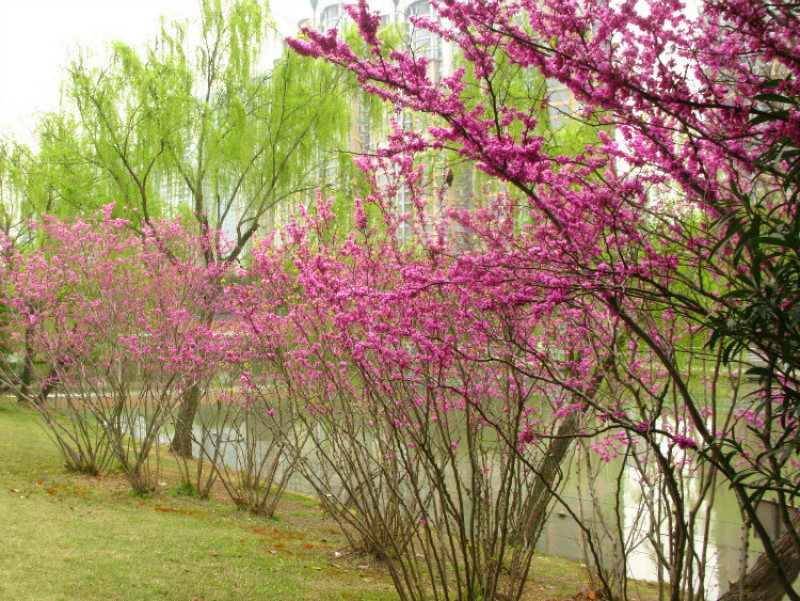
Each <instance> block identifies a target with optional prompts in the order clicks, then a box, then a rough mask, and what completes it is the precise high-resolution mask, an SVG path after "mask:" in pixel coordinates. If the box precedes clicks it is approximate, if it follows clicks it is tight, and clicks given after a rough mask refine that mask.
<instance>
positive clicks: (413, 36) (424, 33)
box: [406, 0, 440, 60]
mask: <svg viewBox="0 0 800 601" xmlns="http://www.w3.org/2000/svg"><path fill="white" fill-rule="evenodd" d="M432 15H433V12H432V10H431V5H430V3H429V2H428V0H419V1H418V2H414V3H413V4H411V5H410V6H409V7H408V8H407V9H406V18H408V17H412V16H415V17H431V16H432ZM408 28H409V29H408V31H409V35H408V43H409V45H410V46H411V51H412V52H413V53H414V54H415V55H416V56H418V57H422V56H424V57H425V58H427V59H428V60H439V59H440V56H439V44H438V43H437V40H436V38H435V37H434V36H433V35H432V34H431V32H430V31H428V30H427V29H423V28H421V27H416V26H415V25H413V24H412V23H408Z"/></svg>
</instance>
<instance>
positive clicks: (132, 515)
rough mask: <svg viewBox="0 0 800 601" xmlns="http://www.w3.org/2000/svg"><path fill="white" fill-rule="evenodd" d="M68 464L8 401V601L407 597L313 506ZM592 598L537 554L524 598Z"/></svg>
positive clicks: (2, 592)
mask: <svg viewBox="0 0 800 601" xmlns="http://www.w3.org/2000/svg"><path fill="white" fill-rule="evenodd" d="M62 463H63V462H62V461H61V458H60V456H59V454H58V452H57V451H56V449H55V447H54V446H53V445H52V444H51V442H50V441H49V439H48V438H47V436H46V435H45V433H44V432H43V431H42V430H41V429H40V428H39V427H38V426H37V425H36V423H35V422H34V421H33V419H31V416H30V414H29V413H28V412H27V411H25V410H23V409H20V408H18V407H17V406H16V405H15V404H14V403H13V401H11V400H8V399H0V599H14V600H17V601H39V600H41V601H71V600H76V601H77V600H81V601H83V600H87V601H91V600H97V601H101V600H102V601H113V600H125V601H128V600H131V601H135V600H142V601H145V600H147V601H153V600H159V599H164V600H170V601H176V600H179V601H183V600H185V601H195V600H202V601H214V600H219V601H223V600H224V601H236V600H240V599H241V600H245V599H246V600H253V599H265V600H266V599H276V600H277V599H281V600H294V599H297V600H303V599H308V600H311V599H313V600H327V599H330V600H334V599H336V600H339V599H359V600H364V601H369V600H383V599H396V598H397V595H396V594H395V592H394V588H393V586H392V584H391V580H390V578H389V576H388V573H387V572H386V570H385V568H384V567H383V566H382V565H381V564H380V563H379V562H378V561H376V560H374V559H372V558H371V557H369V556H365V555H354V554H348V553H347V552H346V543H345V540H344V538H343V537H342V535H341V533H340V531H339V530H338V528H337V527H336V525H335V523H334V522H333V521H331V520H330V519H329V518H328V517H326V516H325V515H324V514H323V513H322V512H321V510H320V509H319V508H318V506H317V503H316V502H315V501H314V500H312V499H307V498H305V497H301V496H296V495H287V497H286V498H285V500H284V501H283V502H282V503H281V505H280V506H279V508H278V514H279V516H280V518H279V519H278V520H270V519H266V518H258V517H255V516H252V515H250V514H248V513H246V512H243V511H239V510H236V509H234V508H233V507H232V506H231V505H230V504H229V503H227V502H225V501H224V499H223V498H222V497H221V496H219V497H215V498H212V499H211V500H208V501H204V500H200V499H195V498H191V497H185V496H181V495H179V494H178V493H177V492H176V491H177V471H175V470H172V471H171V470H170V469H169V466H167V469H166V476H165V480H166V486H165V487H163V490H162V491H160V492H158V493H155V494H152V495H149V496H147V497H145V498H140V497H133V496H131V495H130V493H129V489H128V486H127V483H126V482H125V481H124V479H123V478H121V477H117V476H106V477H102V478H88V477H85V476H79V475H74V474H69V473H67V472H65V470H64V469H63V467H62ZM337 552H339V555H338V556H337V555H336V553H337ZM585 590H586V584H585V577H584V575H583V572H582V571H581V570H580V569H579V567H578V566H577V564H575V563H573V562H569V561H567V560H561V559H557V558H550V557H539V556H537V558H536V559H535V560H534V566H533V570H532V574H531V578H530V580H529V590H528V592H527V593H526V595H525V598H526V599H529V600H531V601H544V600H561V599H576V598H581V597H582V595H580V594H579V593H580V592H581V591H585Z"/></svg>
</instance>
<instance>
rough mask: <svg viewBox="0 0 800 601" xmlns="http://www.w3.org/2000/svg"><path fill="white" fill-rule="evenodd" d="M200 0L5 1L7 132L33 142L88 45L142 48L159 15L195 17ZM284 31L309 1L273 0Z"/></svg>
mask: <svg viewBox="0 0 800 601" xmlns="http://www.w3.org/2000/svg"><path fill="white" fill-rule="evenodd" d="M198 4H199V0H0V133H2V134H7V133H8V132H9V130H10V131H11V132H13V134H14V135H15V136H16V137H17V138H18V139H20V140H21V141H26V142H27V141H29V140H30V133H31V131H32V129H33V126H34V122H35V119H34V117H33V115H34V114H35V113H36V112H38V111H48V110H52V109H54V108H55V107H56V106H57V105H58V96H59V84H60V82H61V81H62V80H63V71H62V67H63V66H64V65H66V64H67V62H68V60H69V56H70V50H71V49H73V48H74V47H75V45H76V44H78V43H80V44H81V45H82V46H89V47H91V48H93V49H95V51H97V52H101V51H102V49H103V47H104V46H105V44H106V43H107V42H109V41H114V40H122V41H124V42H127V43H129V44H133V45H142V44H144V43H145V42H146V41H147V40H148V39H150V38H151V37H153V36H154V35H155V34H156V33H157V31H158V27H159V17H160V16H162V15H163V16H167V17H173V18H182V19H184V18H194V17H196V16H197V14H198V10H199V9H198ZM271 7H272V13H273V18H274V19H275V21H276V23H277V25H278V28H279V30H280V31H281V33H282V34H283V35H286V34H289V33H292V32H293V31H294V30H295V28H296V26H297V22H298V21H299V20H300V19H302V18H304V17H308V16H310V14H311V5H310V3H309V2H308V0H272V1H271Z"/></svg>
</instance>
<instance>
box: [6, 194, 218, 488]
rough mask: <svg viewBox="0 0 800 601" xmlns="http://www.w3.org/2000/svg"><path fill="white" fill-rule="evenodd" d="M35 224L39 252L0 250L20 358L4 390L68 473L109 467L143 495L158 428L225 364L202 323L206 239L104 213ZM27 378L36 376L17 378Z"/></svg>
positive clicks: (214, 275)
mask: <svg viewBox="0 0 800 601" xmlns="http://www.w3.org/2000/svg"><path fill="white" fill-rule="evenodd" d="M34 227H35V228H36V229H37V231H38V235H39V236H40V238H41V244H40V245H39V247H37V248H36V249H34V250H32V251H30V252H28V253H27V254H20V253H15V252H14V251H13V250H12V249H7V251H6V252H5V254H4V259H5V261H4V268H5V274H6V275H7V279H6V280H5V281H6V285H5V287H4V290H3V292H4V294H5V295H6V298H5V302H6V303H7V304H8V306H9V307H10V308H11V315H12V319H11V320H10V321H9V330H10V331H9V336H10V340H11V341H12V342H13V344H14V346H15V348H14V350H15V351H16V352H17V354H18V355H19V356H20V357H23V360H24V362H25V365H24V366H23V367H24V368H23V377H17V378H8V379H9V380H10V381H9V382H8V384H10V385H11V386H12V387H14V388H15V389H16V391H17V393H18V395H20V397H21V398H22V399H24V400H26V401H28V402H30V403H31V405H32V406H33V408H34V409H35V410H36V412H37V414H38V416H39V417H40V419H41V423H42V424H43V425H44V427H45V429H46V430H47V432H48V433H49V434H50V435H51V437H52V438H53V440H54V441H55V442H56V443H57V445H58V446H59V448H60V449H61V451H62V453H63V454H64V457H65V460H66V462H67V466H68V467H69V468H70V469H74V470H77V471H83V472H88V473H98V472H100V471H103V470H104V469H105V468H107V467H108V462H109V460H111V459H113V460H115V461H116V462H117V463H118V464H119V467H120V468H121V469H122V471H123V472H124V473H125V474H126V476H127V477H128V478H129V480H130V482H131V484H132V486H133V487H134V488H135V489H136V490H139V491H147V490H151V489H152V488H153V487H154V486H155V484H156V482H157V476H158V461H156V462H155V463H154V462H153V461H151V455H152V452H153V451H154V450H156V451H157V450H158V445H159V444H160V443H162V442H164V441H163V440H162V437H163V436H164V435H165V426H167V424H171V423H172V421H173V418H174V414H175V411H176V408H177V407H178V406H179V404H180V402H181V400H182V397H183V394H184V392H185V391H186V390H187V389H189V388H191V387H193V386H202V385H205V386H207V385H208V384H209V383H210V381H211V380H212V379H213V377H214V374H215V373H216V370H218V369H219V368H220V363H219V361H218V360H216V359H217V358H218V357H220V356H224V352H222V351H221V350H220V346H221V345H223V344H224V341H223V340H222V339H221V337H220V336H219V335H218V334H217V333H216V332H213V331H210V330H209V329H207V328H206V327H205V326H204V324H203V322H202V320H201V319H200V316H202V315H203V314H205V313H207V312H208V311H210V310H211V308H212V307H215V306H216V305H217V304H218V303H219V302H220V299H219V298H218V293H217V292H216V291H217V290H218V289H219V285H218V284H219V280H220V278H221V276H222V271H221V270H218V269H214V268H206V267H204V266H203V265H204V263H203V261H202V256H203V252H204V248H203V244H204V242H203V241H205V240H207V237H205V236H199V235H195V234H193V233H192V232H191V231H190V230H189V229H187V228H186V227H185V226H184V225H183V224H181V223H180V222H154V223H153V224H152V225H151V226H148V227H146V228H145V229H144V230H143V231H142V232H141V233H140V234H138V233H135V232H133V231H132V230H131V229H130V224H129V223H128V222H127V221H125V220H122V219H113V218H111V214H110V207H106V208H105V209H104V212H103V215H101V216H96V217H95V218H92V219H75V220H71V221H60V220H58V219H56V218H51V217H43V218H42V220H41V221H39V222H37V223H35V224H34ZM33 370H35V371H36V372H37V374H38V375H39V376H40V377H37V378H31V377H27V376H25V375H24V372H30V371H33ZM29 375H30V374H29ZM156 459H157V458H156Z"/></svg>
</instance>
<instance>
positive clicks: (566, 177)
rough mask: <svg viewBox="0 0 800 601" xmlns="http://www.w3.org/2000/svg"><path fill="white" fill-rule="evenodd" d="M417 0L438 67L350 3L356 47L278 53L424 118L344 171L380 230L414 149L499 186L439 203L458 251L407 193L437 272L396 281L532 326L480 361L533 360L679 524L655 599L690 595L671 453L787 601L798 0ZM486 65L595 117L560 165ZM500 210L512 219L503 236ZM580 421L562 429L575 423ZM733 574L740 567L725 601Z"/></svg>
mask: <svg viewBox="0 0 800 601" xmlns="http://www.w3.org/2000/svg"><path fill="white" fill-rule="evenodd" d="M432 4H433V5H434V6H435V8H436V10H437V13H438V15H437V16H436V17H435V18H426V17H411V18H410V19H411V21H412V24H413V26H415V27H418V28H423V29H427V30H429V31H430V32H431V34H432V35H433V36H437V37H439V38H440V39H441V40H444V41H446V42H448V43H450V44H452V45H453V46H454V47H455V48H456V49H457V50H458V52H460V53H461V55H462V56H463V57H464V60H465V66H464V67H461V68H458V69H456V70H455V71H454V72H453V73H451V74H448V75H445V76H443V77H441V78H438V77H433V74H434V73H436V72H437V70H435V69H431V68H429V67H430V65H429V62H428V59H426V58H425V57H417V56H415V55H414V53H413V52H402V51H400V50H398V49H396V48H393V47H390V46H389V45H387V44H384V43H383V42H382V40H381V38H380V35H379V32H378V25H379V22H380V19H379V17H378V15H377V14H374V13H372V12H370V10H369V8H368V6H367V3H366V2H365V1H364V0H360V1H359V3H358V5H357V6H354V7H351V8H350V9H349V14H350V16H351V18H352V19H353V21H355V23H356V24H357V26H358V28H359V30H360V32H361V35H362V37H363V39H364V40H365V42H366V43H367V51H366V52H360V53H358V52H356V51H354V50H353V48H351V47H350V46H349V45H348V44H347V43H345V42H344V41H343V40H342V39H341V38H340V37H338V36H337V31H336V30H330V31H327V32H318V31H314V30H310V29H306V30H304V32H303V36H302V37H301V38H298V39H291V40H289V41H288V43H289V44H290V45H291V46H292V47H293V48H294V49H295V50H296V51H297V52H299V53H301V54H304V55H309V56H316V57H321V58H324V59H325V60H328V61H331V62H333V63H335V64H339V65H341V66H342V67H344V68H346V69H348V70H349V71H351V72H352V73H354V74H355V75H356V76H357V77H358V78H359V80H360V81H361V82H362V85H363V89H364V90H365V92H367V93H369V94H373V95H376V96H378V97H380V98H381V99H383V100H384V101H385V102H387V103H389V104H390V105H392V106H394V107H395V109H396V110H398V111H410V112H414V113H420V114H425V115H427V116H428V119H429V120H430V123H432V125H429V126H426V127H425V128H422V129H411V128H407V127H406V128H404V127H403V126H402V125H401V124H399V123H398V122H394V123H393V131H392V133H391V134H390V135H389V136H388V138H387V140H386V143H385V144H384V145H383V146H382V147H381V148H380V149H379V150H378V151H377V152H376V154H375V155H374V156H370V157H365V158H363V159H362V160H361V161H360V164H361V166H362V168H363V169H365V171H367V172H368V173H371V174H373V175H375V179H374V181H375V184H376V187H377V188H381V187H383V191H382V192H381V190H377V189H376V192H375V193H374V194H373V195H372V196H371V197H370V198H368V199H365V201H366V203H367V204H369V203H370V202H371V203H373V204H375V205H377V206H378V207H379V209H380V208H383V209H384V210H383V215H384V216H385V218H386V219H387V220H388V221H389V222H391V215H393V214H395V213H392V211H391V210H390V207H389V205H390V204H391V201H392V193H393V189H392V187H391V185H389V186H386V185H385V183H384V182H385V181H386V178H385V177H382V178H379V177H377V174H378V173H385V172H393V173H396V174H397V177H398V179H399V180H400V181H402V182H403V183H404V184H405V185H407V186H409V187H410V188H411V189H413V187H414V186H415V184H416V183H417V182H419V181H421V177H420V173H421V171H420V169H419V165H418V163H416V162H415V160H416V159H417V158H418V157H420V156H423V155H424V153H429V152H431V151H450V152H455V153H457V154H458V155H459V156H460V157H462V158H463V159H466V160H469V161H472V162H473V163H474V165H475V168H477V169H479V170H481V171H483V172H484V173H486V174H487V175H489V176H491V177H495V178H497V179H498V180H500V181H503V182H505V183H506V184H507V185H508V186H509V189H511V190H512V191H513V192H514V193H513V194H512V195H511V196H510V197H508V199H504V198H503V197H498V198H496V199H487V200H486V202H485V207H484V209H483V210H480V211H476V212H473V213H467V212H460V213H459V212H457V211H452V212H451V213H450V215H449V217H450V219H452V220H453V221H454V222H456V223H457V224H458V225H459V227H460V228H462V230H466V231H469V232H470V233H471V235H472V240H474V241H475V245H474V248H473V249H471V250H467V251H463V249H462V252H460V253H455V252H454V251H453V248H452V246H450V247H448V245H447V243H446V241H443V240H442V237H441V236H439V237H437V235H435V234H434V235H431V233H432V232H435V231H436V230H435V225H434V223H433V222H432V221H431V220H430V219H428V218H427V216H429V215H430V214H431V211H429V210H427V208H426V206H425V203H424V200H423V197H424V194H423V192H424V191H421V194H420V195H419V196H418V197H417V200H418V202H417V205H416V206H415V211H414V214H413V215H412V216H404V217H401V219H405V220H411V221H413V222H414V223H415V225H416V226H417V230H418V232H419V233H420V235H421V237H422V238H423V239H424V240H425V242H423V246H425V247H426V249H427V250H426V252H427V253H428V255H427V256H429V257H430V261H431V262H433V263H435V262H436V261H444V260H445V258H446V259H448V262H447V267H446V268H442V269H432V270H429V271H428V272H427V273H425V274H424V275H422V276H420V279H419V280H413V279H412V278H409V279H406V280H405V283H404V286H411V287H412V288H413V287H417V288H420V287H421V288H423V289H428V288H433V287H436V288H439V289H444V288H448V289H449V290H450V291H451V292H452V293H453V294H457V295H460V296H463V297H464V299H465V300H464V301H463V303H464V304H463V306H464V307H470V306H474V305H472V303H475V302H480V304H479V305H478V306H480V307H481V308H487V307H493V308H494V310H495V311H496V315H498V316H499V315H500V314H502V312H503V311H504V310H506V309H507V308H509V307H524V308H525V310H526V311H527V312H529V313H530V314H532V315H535V316H536V319H535V320H528V321H527V322H526V325H525V327H526V328H527V329H523V332H524V336H523V337H522V338H521V339H520V341H519V342H518V344H517V348H516V350H515V352H514V353H513V355H512V358H509V357H503V356H502V354H501V353H497V354H492V356H491V357H490V359H489V360H490V361H492V362H495V363H496V364H506V365H507V366H508V368H509V370H511V371H512V372H514V373H517V374H522V375H524V376H525V377H526V378H531V379H533V378H536V377H541V376H537V374H538V373H541V371H537V370H539V369H540V368H539V367H537V368H536V370H534V369H531V367H530V366H531V365H534V366H541V369H542V370H544V371H546V372H548V376H547V380H548V382H550V383H553V384H557V385H558V386H559V387H560V388H561V390H562V391H568V392H573V393H578V394H579V396H580V402H576V403H573V410H574V411H575V412H576V413H579V414H580V415H581V416H582V418H583V417H585V416H586V415H587V411H588V412H590V413H592V414H593V419H594V420H596V421H595V422H593V424H592V429H593V431H594V432H596V433H597V434H598V435H600V433H602V435H603V436H605V437H607V436H608V435H614V433H619V434H620V435H621V438H619V439H618V440H621V441H625V442H627V443H630V444H634V443H637V444H643V445H645V447H646V448H648V449H649V451H650V452H651V453H652V456H653V461H654V462H655V464H656V466H657V468H658V471H659V473H660V475H661V476H660V477H663V478H664V480H663V481H664V493H665V498H666V499H668V500H669V502H670V506H671V508H672V513H673V514H674V516H675V523H674V531H673V534H672V536H671V541H670V548H669V550H668V551H669V552H668V553H666V554H664V556H663V557H661V558H660V561H662V562H663V567H664V569H665V570H667V571H668V572H669V581H670V585H671V587H670V588H671V592H670V594H671V596H672V598H673V599H676V600H677V599H678V598H679V597H680V596H681V595H682V594H683V591H685V590H686V589H687V588H691V587H692V586H694V585H693V584H692V582H691V580H692V578H691V574H692V569H693V568H692V563H693V562H694V561H695V559H694V557H696V555H695V554H694V553H693V551H692V545H693V543H692V540H691V538H692V537H691V536H690V527H689V524H688V523H687V521H686V520H685V519H684V518H683V516H684V515H686V514H687V513H692V511H691V510H690V508H689V507H688V506H687V503H688V502H689V501H688V499H687V497H686V494H685V492H684V491H682V489H681V487H680V486H679V485H678V483H679V481H680V477H679V471H680V469H681V467H680V466H681V465H682V464H683V462H682V460H680V459H679V456H681V455H682V453H678V451H688V452H689V453H690V455H691V457H692V459H693V460H694V461H696V462H697V465H698V469H701V470H705V473H707V474H708V475H710V476H711V477H714V478H716V477H719V478H721V479H724V480H725V481H726V483H727V484H728V485H730V486H731V487H732V489H733V490H734V492H735V494H736V496H737V500H738V502H739V504H740V507H741V510H742V513H743V517H744V519H745V521H746V522H747V523H748V524H750V525H751V527H752V528H753V530H754V532H755V533H756V535H757V536H758V538H759V539H760V541H761V542H762V544H763V546H764V549H765V553H766V557H767V558H768V560H769V564H770V565H771V568H770V569H771V570H772V572H771V576H770V580H771V581H772V583H773V584H776V585H777V587H778V590H779V591H783V592H785V593H786V594H787V595H789V596H790V598H792V599H798V598H800V597H798V595H797V593H796V592H795V591H793V590H792V587H791V582H792V580H793V579H794V578H795V577H796V574H797V569H796V564H797V562H796V561H795V562H792V561H787V557H791V556H792V554H794V555H793V556H794V557H796V556H797V555H798V554H800V539H799V538H798V534H797V529H796V521H797V518H796V516H795V514H794V513H793V512H792V510H791V507H792V506H793V505H796V502H797V497H798V492H799V491H798V488H797V486H798V467H800V463H799V462H798V459H800V458H799V457H798V453H799V452H800V449H799V445H798V440H799V439H798V417H800V410H799V409H798V407H800V403H799V402H798V401H799V400H800V398H799V397H798V380H797V377H798V371H797V370H798V360H797V357H798V354H797V348H798V343H800V336H798V334H800V328H799V326H800V320H799V319H798V318H799V317H800V314H798V309H797V306H798V304H797V303H798V298H797V290H798V288H797V285H796V283H797V273H798V267H797V265H798V261H797V259H798V248H800V246H799V245H798V230H800V227H798V212H797V202H796V201H797V190H798V181H800V177H799V175H800V169H798V165H799V164H800V163H799V162H798V152H797V148H798V143H799V142H800V128H799V127H798V126H799V125H800V111H798V101H797V98H798V86H800V84H799V83H798V80H797V76H798V73H800V51H799V50H798V48H800V44H798V35H800V34H799V33H798V32H800V19H798V14H797V7H796V5H795V4H792V3H784V2H774V3H772V2H749V1H741V2H739V1H734V2H720V1H709V2H704V3H700V4H699V5H697V6H693V7H687V6H685V5H684V4H683V3H681V2H677V1H676V2H648V1H644V2H620V3H607V2H601V1H595V0H586V1H583V2H574V1H571V0H543V1H538V0H537V1H533V0H515V1H502V0H494V1H490V0H485V1H480V2H467V1H460V0H440V1H435V2H432ZM501 62H502V63H503V64H506V63H511V64H515V65H519V66H520V67H523V68H525V69H530V70H532V71H536V72H538V73H541V74H542V75H544V76H545V77H546V78H548V79H550V80H551V81H552V80H555V81H558V82H560V83H561V84H563V85H565V86H566V87H568V89H569V90H570V91H571V93H572V94H573V95H574V97H575V99H576V101H577V103H578V104H579V106H580V107H581V108H580V111H579V113H578V114H576V115H575V118H577V119H583V120H586V121H587V122H595V123H599V124H601V125H602V126H604V127H603V129H602V130H601V131H600V132H599V133H598V142H597V143H594V144H591V145H587V146H586V147H585V148H584V149H583V150H582V151H581V152H579V153H577V154H575V155H555V154H552V153H550V152H548V150H547V149H548V145H547V144H546V140H545V139H544V137H543V134H542V133H541V131H540V130H539V129H537V125H538V122H539V115H540V114H541V110H542V108H543V107H542V106H532V105H518V104H515V103H514V102H513V101H508V100H507V98H508V96H507V95H505V94H504V93H503V89H502V87H501V86H500V85H499V84H498V82H497V80H496V78H495V75H496V73H497V65H498V64H500V63H501ZM476 82H477V83H476ZM468 86H473V89H468ZM474 87H477V92H479V93H477V92H476V90H475V89H474ZM378 184H380V185H378ZM361 203H362V201H359V204H361ZM426 211H427V213H426ZM426 215H427V216H426ZM504 216H506V217H507V219H504V218H503V217H504ZM508 219H511V220H512V221H513V222H514V225H513V226H505V227H503V225H502V224H504V223H507V221H508ZM365 226H366V224H365ZM391 232H392V228H391V226H390V228H389V233H390V234H391ZM393 269H394V270H395V271H397V272H399V273H401V274H404V275H405V273H406V272H403V271H402V269H399V268H398V267H397V266H394V267H393ZM374 270H375V268H373V271H374ZM478 298H480V299H481V300H480V301H478V300H477V299H478ZM467 299H469V300H467ZM498 318H499V317H498ZM580 320H584V323H582V324H581V323H579V322H580ZM470 327H472V326H470ZM366 331H367V334H365V335H368V333H369V332H373V331H375V327H374V326H373V327H372V328H371V329H369V330H366ZM424 332H426V331H425V330H421V331H420V334H419V335H422V336H424ZM552 332H559V335H558V336H556V337H555V338H551V333H552ZM563 336H566V337H570V336H574V337H582V339H583V341H584V343H583V346H582V348H580V349H579V350H578V349H574V348H571V347H567V348H566V349H563V348H561V344H562V342H561V341H560V340H559V337H563ZM576 339H577V338H576ZM514 340H515V342H516V341H517V338H516V337H515V338H514ZM551 340H553V344H552V345H550V344H548V342H549V341H551ZM490 348H491V347H490ZM550 348H555V350H556V351H557V352H558V351H569V353H570V354H571V360H572V361H573V363H574V365H573V366H572V370H571V372H565V371H564V370H561V369H550V370H549V371H548V366H550V365H557V362H556V363H554V362H553V360H552V354H548V352H547V350H549V349H550ZM698 351H702V352H698ZM753 358H754V359H753ZM708 365H710V366H711V375H710V376H709V375H708V372H707V371H706V370H707V366H708ZM746 370H747V371H749V377H750V379H749V380H747V379H744V380H743V379H742V374H743V373H744V372H745V371H746ZM592 381H595V382H599V384H597V383H596V384H589V382H592ZM579 384H580V385H581V386H582V387H583V388H582V389H581V388H579V387H578V385H579ZM739 390H741V394H739V392H738V391H739ZM587 391H588V392H590V393H591V394H587ZM604 391H605V392H604ZM732 391H733V392H732ZM586 431H587V430H586V429H585V428H582V427H581V426H580V425H578V424H577V423H576V424H575V426H574V428H573V429H572V431H571V434H572V435H583V433H584V432H586ZM598 448H605V449H607V448H608V446H607V445H603V446H602V447H598ZM767 493H769V494H770V495H771V496H773V497H774V498H775V499H776V500H777V502H778V506H779V507H780V514H781V520H782V522H783V523H784V525H785V526H786V527H787V533H786V535H785V540H786V541H788V542H787V546H785V547H781V546H780V543H779V544H774V543H773V542H772V541H770V540H769V536H768V533H767V532H766V529H765V527H764V523H763V522H762V521H761V520H760V519H759V516H758V515H757V514H756V506H757V504H758V503H759V501H761V500H762V499H763V498H764V497H765V495H767ZM684 556H685V557H684ZM687 570H688V572H687ZM746 584H747V581H746V579H745V578H744V577H743V578H742V580H741V581H740V583H739V592H740V594H744V593H745V590H744V589H745V585H746ZM697 594H698V595H699V596H702V585H700V588H699V590H698V592H697Z"/></svg>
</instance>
